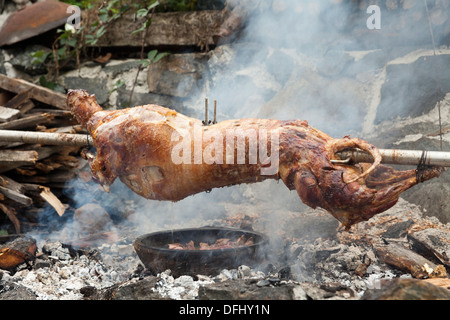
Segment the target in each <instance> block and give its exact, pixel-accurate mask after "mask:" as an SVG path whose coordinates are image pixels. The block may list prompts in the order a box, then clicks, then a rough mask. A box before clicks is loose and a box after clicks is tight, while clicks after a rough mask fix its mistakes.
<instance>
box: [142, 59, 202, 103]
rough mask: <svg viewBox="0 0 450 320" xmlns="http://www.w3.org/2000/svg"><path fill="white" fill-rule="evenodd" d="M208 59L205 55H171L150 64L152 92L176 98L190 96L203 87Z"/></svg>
mask: <svg viewBox="0 0 450 320" xmlns="http://www.w3.org/2000/svg"><path fill="white" fill-rule="evenodd" d="M207 58H208V55H207V54H204V53H184V54H171V55H169V56H167V57H165V58H163V59H161V60H159V61H158V62H157V63H154V64H150V66H149V68H148V87H149V90H150V92H152V93H157V94H162V95H168V96H175V97H187V96H189V94H191V93H193V92H195V91H197V90H198V89H199V87H200V86H201V80H202V78H203V74H204V73H205V65H206V64H205V62H206V60H207Z"/></svg>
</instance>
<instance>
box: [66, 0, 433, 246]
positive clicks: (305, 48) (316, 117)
mask: <svg viewBox="0 0 450 320" xmlns="http://www.w3.org/2000/svg"><path fill="white" fill-rule="evenodd" d="M360 3H365V2H358V1H332V0H322V1H299V0H273V1H268V0H263V1H251V0H248V1H238V0H233V1H229V5H230V8H234V9H235V10H237V12H238V13H240V14H242V17H243V22H242V24H243V29H242V31H240V32H239V33H238V34H237V35H236V37H235V38H234V39H233V41H232V42H229V43H226V42H225V43H222V44H220V45H219V46H217V48H216V49H215V50H214V51H212V52H211V53H210V59H209V61H208V63H207V71H206V72H205V74H203V75H202V79H203V81H202V83H203V84H204V86H203V87H202V88H201V89H200V90H198V91H197V92H195V93H194V94H191V95H190V99H189V100H187V101H185V103H186V104H187V105H189V106H195V108H196V110H197V111H198V114H199V118H202V117H203V105H204V99H205V98H209V100H210V101H211V100H217V102H218V112H219V113H218V121H222V120H225V119H233V118H251V117H258V118H273V119H280V120H284V119H286V120H287V119H303V120H307V121H308V122H309V124H310V125H312V126H314V127H316V128H318V129H319V130H322V131H324V132H326V133H328V134H330V135H331V136H333V137H336V138H340V137H343V136H345V135H348V134H350V135H352V136H360V135H361V133H364V134H369V133H370V130H371V128H372V126H373V123H374V121H375V118H376V114H377V111H378V110H377V106H378V104H379V103H380V100H381V97H380V94H381V90H382V86H383V85H384V81H385V80H386V70H385V66H386V64H387V63H388V62H389V61H391V60H393V59H394V58H397V57H402V56H404V55H405V54H406V53H407V52H410V51H411V47H414V46H417V44H420V45H422V46H423V47H424V48H430V46H431V42H430V41H429V33H427V32H426V31H427V30H426V28H425V26H424V25H423V24H422V25H420V26H418V25H417V21H414V20H408V19H406V18H403V19H399V18H398V17H396V16H394V15H393V14H391V13H389V12H388V11H386V7H382V8H381V9H382V11H381V19H382V20H381V29H380V30H378V31H372V30H368V29H367V26H366V20H367V18H369V15H368V14H367V13H366V8H364V7H361V4H360ZM415 6H417V5H415ZM422 11H423V13H424V12H425V11H424V10H418V12H422ZM393 19H399V20H398V21H399V22H398V24H396V23H394V22H393V21H394V20H393ZM387 25H392V26H394V28H396V30H397V31H398V32H396V33H395V40H394V41H396V42H397V44H399V45H401V46H402V47H401V46H397V45H394V43H393V40H392V39H391V38H389V37H384V35H387V34H390V32H392V29H388V27H387ZM397 76H398V78H397V80H398V82H399V83H402V79H407V77H411V75H410V74H409V75H402V74H398V75H397ZM414 76H415V77H417V78H419V77H420V74H415V75H414ZM416 85H418V84H416ZM180 90H181V91H184V90H185V88H181V87H180ZM408 90H411V91H414V88H408ZM402 94H405V92H398V91H396V90H395V89H394V88H391V90H389V96H388V97H386V96H384V97H383V99H385V101H389V103H395V105H396V108H399V109H404V108H405V107H407V106H405V104H404V102H403V100H402ZM149 103H150V102H149ZM389 103H388V104H389ZM404 110H407V109H404ZM209 118H210V119H211V115H210V117H209ZM180 179H183V177H180ZM73 188H74V190H75V191H76V193H77V192H78V195H77V198H76V199H75V201H76V202H77V207H80V206H81V205H82V204H84V203H86V202H89V201H93V202H99V203H100V204H101V205H104V204H105V203H104V202H103V200H104V197H106V198H107V197H109V199H111V198H114V197H116V198H118V199H122V200H130V201H132V202H134V213H133V214H132V215H130V216H129V217H128V219H127V221H128V222H129V223H130V224H131V225H132V226H134V227H136V228H137V232H138V234H137V235H136V236H138V235H140V234H144V233H148V232H153V231H159V230H167V229H178V228H187V227H202V226H205V225H212V224H215V223H220V221H222V219H226V218H230V217H233V216H238V215H241V216H242V215H248V216H252V217H253V216H255V217H257V216H259V217H261V218H260V219H259V220H258V219H256V225H255V226H254V228H255V229H257V228H260V230H258V231H263V232H265V233H267V234H268V235H269V236H271V237H272V239H274V238H276V237H277V236H279V231H280V228H282V227H283V223H284V219H283V216H284V215H286V214H289V213H298V212H302V211H304V210H305V209H306V208H307V207H306V206H305V205H304V204H303V203H302V202H301V200H300V199H299V197H298V195H297V194H296V192H290V191H289V190H288V189H287V188H286V186H285V185H284V184H283V183H278V182H276V181H264V182H260V183H257V184H249V185H241V186H234V187H226V188H221V189H214V190H212V191H211V192H209V193H201V194H197V195H194V196H191V197H189V198H186V199H184V200H181V201H179V202H176V203H172V202H160V201H153V200H146V199H144V198H141V197H139V196H137V195H136V194H134V193H132V192H131V191H130V190H129V189H128V188H127V187H126V186H125V185H123V184H122V183H121V182H120V181H118V180H117V181H116V182H115V183H114V185H113V186H112V188H111V193H110V194H109V195H105V196H104V197H97V196H96V195H92V194H91V195H89V196H88V195H86V194H85V193H82V192H79V190H81V187H80V186H73ZM105 202H107V201H105ZM118 205H119V206H120V203H119V204H118ZM107 209H108V208H107Z"/></svg>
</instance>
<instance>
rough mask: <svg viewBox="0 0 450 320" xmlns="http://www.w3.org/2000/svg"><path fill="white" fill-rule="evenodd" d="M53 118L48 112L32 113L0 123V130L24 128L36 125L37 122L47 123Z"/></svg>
mask: <svg viewBox="0 0 450 320" xmlns="http://www.w3.org/2000/svg"><path fill="white" fill-rule="evenodd" d="M53 118H54V115H52V114H49V113H41V114H34V115H31V116H28V117H24V118H20V119H16V120H13V121H9V122H6V123H2V124H0V130H5V129H26V128H31V127H34V126H36V125H37V124H42V123H48V122H49V121H51V120H52V119H53Z"/></svg>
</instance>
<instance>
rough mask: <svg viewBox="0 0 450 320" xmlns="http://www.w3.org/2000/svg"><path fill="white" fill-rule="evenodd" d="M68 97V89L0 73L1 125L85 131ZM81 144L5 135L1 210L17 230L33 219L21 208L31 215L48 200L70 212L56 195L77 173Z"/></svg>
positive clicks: (0, 157) (0, 146) (0, 149)
mask: <svg viewBox="0 0 450 320" xmlns="http://www.w3.org/2000/svg"><path fill="white" fill-rule="evenodd" d="M65 100H66V95H65V94H61V93H58V92H55V91H52V90H50V89H48V88H45V87H41V86H38V85H35V84H33V83H30V82H27V81H24V80H21V79H13V78H9V77H7V76H5V75H2V74H0V130H1V131H2V132H6V131H5V130H11V131H8V133H17V132H22V131H27V132H29V131H33V132H53V133H80V132H82V128H81V127H80V126H79V125H78V124H77V122H76V120H75V119H73V117H72V115H71V113H70V111H69V110H67V107H66V101H65ZM81 148H82V147H79V146H67V145H44V144H42V143H40V144H33V143H25V142H23V141H16V142H7V141H4V140H1V139H0V211H1V212H3V213H5V214H6V216H7V217H8V218H9V220H10V221H11V222H12V225H13V226H14V229H15V233H16V234H20V233H21V232H23V230H22V229H23V223H30V222H26V221H24V222H22V223H21V221H20V219H19V218H20V216H21V214H19V213H22V212H27V214H29V213H31V215H32V212H33V210H37V208H42V207H44V206H46V205H48V204H49V205H50V206H51V207H52V208H53V209H54V210H55V211H56V213H57V214H59V215H60V216H62V215H63V214H64V213H65V211H66V205H65V204H63V203H62V202H61V201H60V199H59V198H58V197H57V196H56V195H57V194H58V193H61V190H62V188H64V185H65V183H66V182H67V181H68V180H70V179H72V178H74V177H75V176H76V172H77V169H78V167H79V165H80V159H81V158H80V156H79V152H80V149H81ZM55 194H56V195H55ZM0 217H1V215H0ZM2 218H4V217H2Z"/></svg>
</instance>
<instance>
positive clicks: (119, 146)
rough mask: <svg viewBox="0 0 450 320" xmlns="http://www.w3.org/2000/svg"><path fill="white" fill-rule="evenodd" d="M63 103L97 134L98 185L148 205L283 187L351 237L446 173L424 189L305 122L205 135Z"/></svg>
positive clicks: (175, 122) (85, 98)
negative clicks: (347, 160)
mask: <svg viewBox="0 0 450 320" xmlns="http://www.w3.org/2000/svg"><path fill="white" fill-rule="evenodd" d="M67 104H68V106H69V107H70V109H71V110H72V113H73V114H74V116H75V117H76V119H77V120H78V121H79V122H80V124H82V125H83V126H85V127H86V128H87V130H88V131H89V133H90V134H91V135H92V138H93V141H94V146H95V148H96V156H92V157H90V158H89V159H88V160H89V164H90V167H91V171H92V175H93V178H94V180H95V181H97V182H98V183H100V184H101V185H102V186H103V187H104V188H105V190H107V191H108V190H109V186H110V185H111V184H112V183H113V182H114V181H115V179H116V178H117V177H118V178H119V179H120V180H121V181H122V182H123V183H124V184H126V185H127V186H128V187H129V188H131V189H132V190H133V191H134V192H136V193H137V194H139V195H141V196H143V197H145V198H148V199H155V200H169V201H179V200H181V199H184V198H186V197H188V196H190V195H193V194H196V193H199V192H203V191H208V190H211V189H213V188H219V187H225V186H231V185H236V184H241V183H252V182H257V181H261V180H264V179H281V180H282V181H283V182H284V183H285V185H286V186H287V187H288V188H289V189H290V190H294V189H295V190H296V191H297V193H298V195H299V196H300V198H301V199H302V201H303V202H304V203H305V204H307V205H308V206H310V207H312V208H316V207H320V208H323V209H325V210H327V211H329V212H330V213H331V214H332V215H333V216H334V217H335V218H337V219H338V220H339V221H340V222H341V223H342V224H343V225H344V226H345V227H346V228H347V229H348V228H349V227H350V226H351V225H353V224H355V223H358V222H360V221H365V220H368V219H369V218H371V217H372V216H374V215H375V214H377V213H380V212H383V211H385V210H387V209H389V208H390V207H392V206H393V205H394V204H395V203H396V202H397V200H398V197H399V195H400V194H401V193H402V192H403V191H405V190H406V189H408V188H410V187H412V186H414V185H415V184H417V183H419V182H421V181H425V180H428V179H431V178H434V177H438V176H439V175H440V173H441V172H442V170H443V169H442V168H439V167H428V168H426V169H424V170H423V172H421V179H420V180H421V181H419V179H418V178H417V170H415V169H413V170H406V171H396V170H394V169H392V168H390V167H387V166H385V165H382V164H380V161H381V155H380V153H379V151H378V149H377V148H375V147H374V146H372V145H371V144H369V143H367V142H365V141H363V140H361V139H358V138H350V137H344V138H342V139H333V138H331V137H330V136H328V135H327V134H325V133H323V132H321V131H319V130H317V129H315V128H313V127H311V126H309V125H308V123H307V122H306V121H301V120H294V121H281V120H266V119H239V120H227V121H222V122H219V123H217V124H214V125H209V126H203V125H202V122H201V121H200V120H198V119H194V118H190V117H187V116H184V115H182V114H180V113H177V112H176V111H174V110H171V109H167V108H164V107H161V106H157V105H144V106H138V107H133V108H127V109H122V110H114V111H105V110H103V109H102V108H101V107H100V106H99V105H98V104H97V102H96V100H95V96H94V95H90V94H88V93H87V92H86V91H84V90H71V91H70V92H69V93H68V95H67ZM229 137H231V138H232V139H229ZM242 146H245V148H242ZM355 148H359V149H361V150H364V151H367V152H369V153H370V154H371V155H372V156H373V159H374V162H373V163H361V164H351V165H349V164H339V163H334V162H333V161H332V160H336V159H338V157H337V156H336V153H337V152H338V151H342V150H348V149H355ZM255 150H257V151H258V152H255ZM261 150H263V151H264V152H262V151H261ZM269 151H270V152H269ZM255 153H256V155H255ZM269 154H270V156H269ZM275 156H276V157H275ZM274 165H275V166H274Z"/></svg>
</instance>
